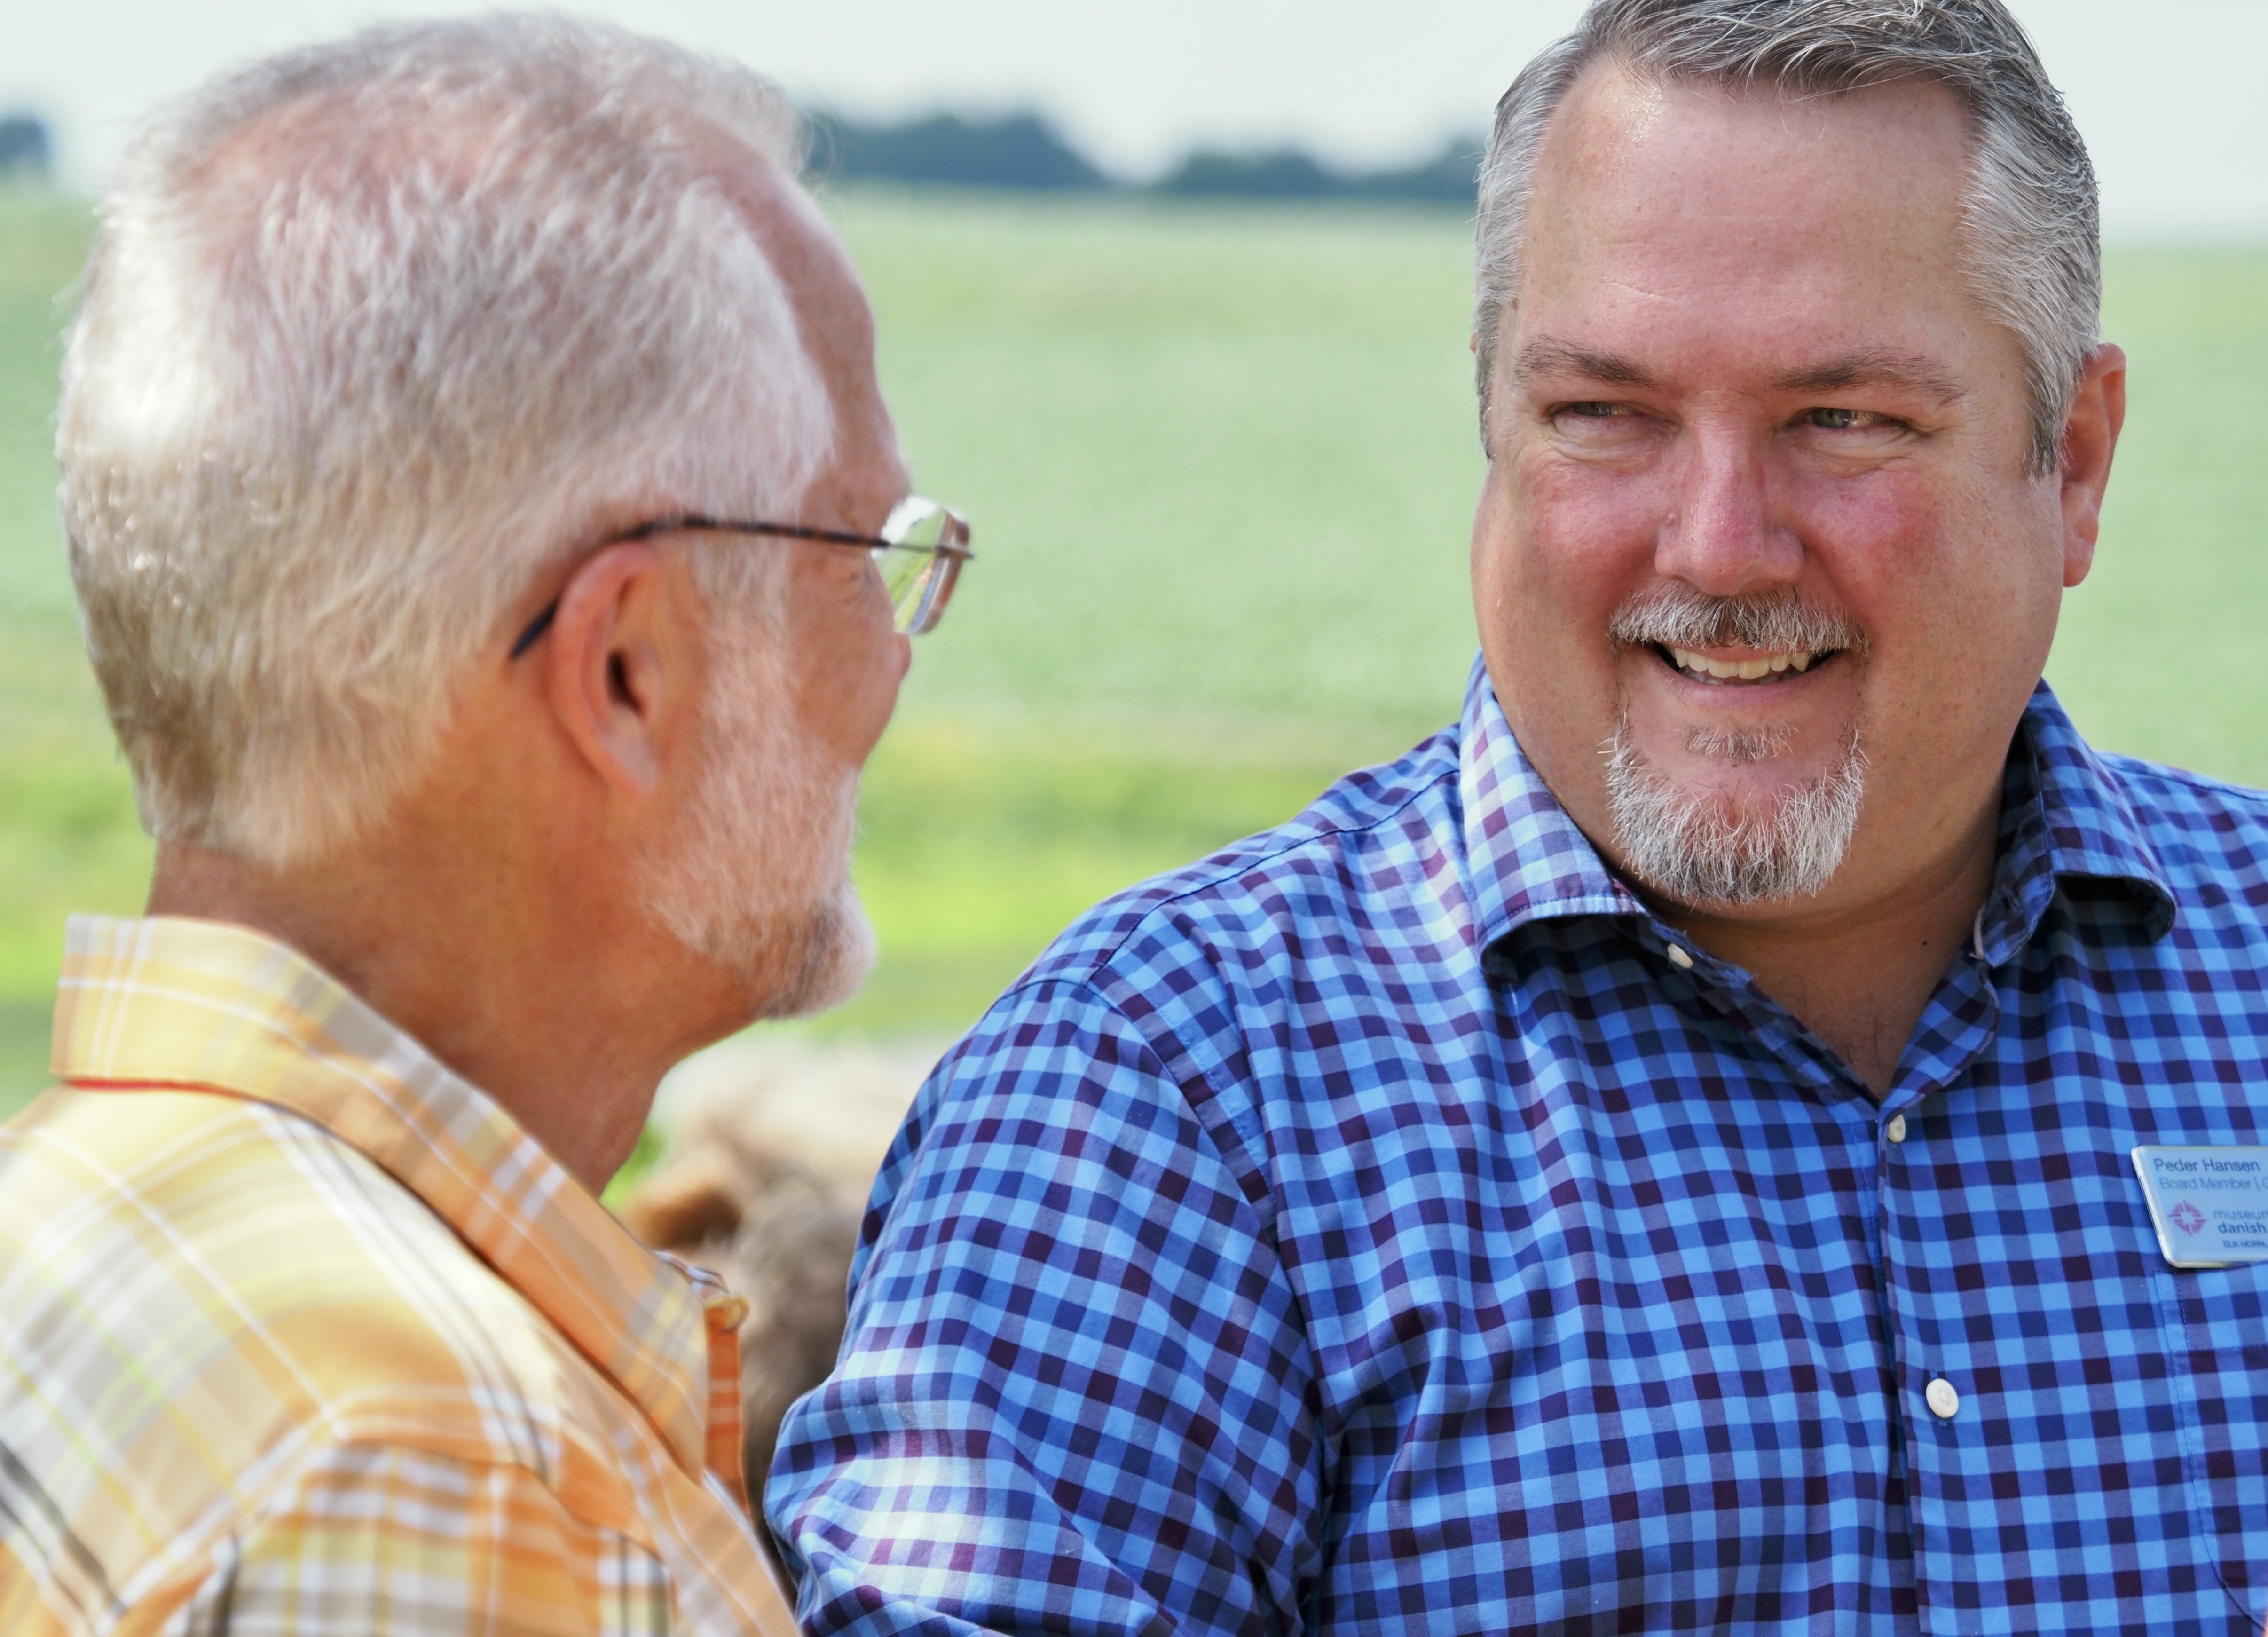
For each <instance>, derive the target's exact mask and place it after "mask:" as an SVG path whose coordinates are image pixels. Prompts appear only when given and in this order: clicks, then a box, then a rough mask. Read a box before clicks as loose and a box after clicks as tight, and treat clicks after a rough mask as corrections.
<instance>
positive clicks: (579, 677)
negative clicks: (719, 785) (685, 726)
mask: <svg viewBox="0 0 2268 1637" xmlns="http://www.w3.org/2000/svg"><path fill="white" fill-rule="evenodd" d="M671 591H672V587H671V586H670V584H669V575H668V569H667V563H666V559H665V558H664V557H662V556H661V554H660V553H659V552H658V551H656V550H655V549H653V547H652V546H650V545H648V544H646V543H644V542H629V543H627V544H623V545H616V546H609V547H608V548H607V549H605V550H603V551H600V552H598V553H596V554H594V555H593V556H592V557H590V558H588V559H587V560H586V561H585V562H584V563H583V564H582V565H581V566H580V567H578V568H577V569H576V571H575V572H574V574H573V576H572V577H571V578H570V579H569V580H568V581H567V584H566V586H565V587H564V589H563V590H562V591H561V593H560V594H559V612H558V614H557V616H556V617H555V618H554V619H553V621H552V625H551V632H550V641H549V644H548V645H547V646H548V647H549V671H548V674H547V677H546V680H547V682H548V684H549V695H550V702H551V709H552V712H553V713H554V714H555V715H556V717H557V718H558V720H559V725H560V726H561V727H562V728H563V730H564V731H565V733H566V734H567V737H568V738H569V739H570V740H571V741H573V743H574V745H575V747H576V748H577V749H578V750H580V751H581V752H582V753H583V757H584V760H585V761H586V762H588V763H590V764H591V768H592V771H593V772H595V773H597V774H598V776H599V777H600V778H601V779H603V780H605V781H606V783H607V784H608V785H610V786H612V787H613V789H614V790H615V792H616V793H619V794H621V795H623V796H628V797H630V798H632V799H634V800H635V799H639V798H643V797H645V796H649V795H651V794H652V793H653V791H654V788H655V786H656V785H659V782H660V779H661V765H662V750H663V741H664V740H665V739H666V736H667V735H668V734H669V733H670V732H671V730H672V729H673V728H674V726H676V725H677V721H678V719H680V718H681V716H682V714H683V712H684V710H685V708H686V706H687V704H689V701H690V700H691V698H692V697H693V693H694V688H693V675H692V672H693V663H694V654H693V651H692V647H691V645H690V644H689V642H688V641H687V640H686V638H687V633H686V632H685V631H684V630H682V629H681V619H678V618H673V616H675V615H678V614H679V612H680V609H679V607H678V599H676V598H674V597H673V596H672V595H671Z"/></svg>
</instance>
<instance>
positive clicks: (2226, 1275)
mask: <svg viewBox="0 0 2268 1637" xmlns="http://www.w3.org/2000/svg"><path fill="white" fill-rule="evenodd" d="M2162 1276H2163V1278H2164V1279H2166V1280H2167V1283H2168V1286H2169V1292H2168V1294H2166V1295H2165V1296H2164V1297H2163V1298H2162V1299H2161V1301H2160V1304H2159V1311H2160V1313H2161V1316H2162V1319H2161V1323H2162V1324H2163V1325H2164V1329H2165V1331H2166V1343H2167V1352H2168V1353H2169V1360H2168V1363H2169V1373H2170V1375H2171V1384H2172V1387H2173V1394H2174V1402H2175V1407H2176V1413H2177V1415H2178V1416H2179V1418H2180V1420H2181V1437H2182V1464H2183V1471H2184V1474H2185V1476H2186V1478H2187V1479H2188V1482H2189V1486H2190V1496H2191V1508H2192V1510H2193V1514H2194V1515H2195V1516H2196V1518H2197V1519H2198V1523H2199V1524H2200V1525H2201V1526H2202V1527H2203V1528H2204V1529H2205V1530H2208V1531H2209V1532H2210V1533H2211V1535H2212V1537H2213V1562H2214V1564H2215V1567H2217V1568H2218V1569H2219V1571H2220V1581H2221V1584H2222V1585H2223V1586H2224V1587H2225V1588H2227V1589H2228V1595H2229V1596H2230V1597H2231V1598H2232V1599H2234V1600H2235V1604H2236V1605H2237V1607H2238V1608H2239V1609H2240V1610H2242V1612H2243V1613H2244V1615H2245V1617H2246V1619H2249V1620H2250V1622H2251V1623H2252V1625H2253V1626H2255V1627H2257V1626H2260V1625H2261V1623H2262V1621H2263V1620H2264V1619H2268V1264H2264V1263H2257V1262H2256V1263H2250V1264H2248V1265H2243V1266H2241V1267H2226V1268H2191V1269H2172V1268H2169V1269H2167V1270H2165V1272H2164V1274H2163V1275H2162Z"/></svg>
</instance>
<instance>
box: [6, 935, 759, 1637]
mask: <svg viewBox="0 0 2268 1637" xmlns="http://www.w3.org/2000/svg"><path fill="white" fill-rule="evenodd" d="M55 1072H56V1073H57V1075H58V1076H59V1077H60V1078H61V1080H63V1085H62V1086H60V1087H59V1088H56V1089H55V1090H52V1091H50V1092H48V1094H47V1095H45V1096H44V1097H42V1098H41V1099H40V1101H39V1102H36V1103H34V1104H33V1106H32V1107H31V1108H30V1109H28V1110H26V1111H25V1112H24V1113H23V1114H22V1115H20V1116H19V1117H18V1118H17V1119H16V1120H14V1121H13V1122H11V1124H10V1125H7V1126H5V1127H4V1128H0V1546H4V1548H5V1550H4V1551H0V1631H5V1632H7V1633H10V1637H18V1634H20V1633H95V1632H105V1633H110V1632H121V1633H125V1632H143V1633H148V1632H157V1631H165V1632H169V1633H224V1632H225V1633H231V1637H247V1634H248V1633H263V1634H264V1633H294V1634H295V1637H314V1634H317V1633H340V1634H341V1637H344V1634H346V1633H357V1634H359V1637H385V1634H387V1633H419V1634H420V1637H424V1634H427V1633H453V1632H464V1633H472V1632H482V1633H490V1632H496V1633H503V1632H512V1633H520V1632H529V1633H533V1632H576V1633H659V1632H667V1631H676V1632H713V1633H726V1632H733V1633H746V1632H766V1633H788V1632H792V1630H793V1624H792V1618H791V1617H790V1615H789V1613H788V1611H787V1609H786V1607H785V1605H784V1603H783V1601H782V1600H781V1598H780V1596H779V1593H778V1592H777V1589H775V1587H774V1585H773V1583H772V1582H771V1579H770V1574H769V1571H768V1569H767V1568H766V1567H765V1566H764V1564H763V1561H762V1557H761V1556H760V1554H759V1553H758V1552H757V1550H756V1547H755V1541H754V1539H753V1537H752V1536H751V1534H750V1532H749V1527H748V1523H747V1519H746V1517H745V1516H744V1515H742V1514H741V1513H740V1511H739V1510H738V1509H737V1508H736V1506H735V1501H734V1497H735V1494H736V1493H737V1490H738V1486H739V1477H738V1471H737V1468H738V1452H739V1444H740V1430H739V1421H738V1406H739V1398H738V1393H737V1376H738V1367H737V1360H736V1359H735V1358H734V1357H733V1349H732V1348H731V1347H730V1346H729V1345H727V1346H721V1347H720V1346H718V1345H717V1344H718V1341H719V1338H720V1333H721V1337H722V1338H725V1340H726V1342H727V1343H729V1341H730V1339H731V1338H733V1328H732V1324H733V1319H734V1317H735V1309H738V1308H739V1306H740V1303H739V1301H738V1300H737V1298H733V1297H731V1296H729V1295H727V1294H725V1291H724V1289H723V1287H721V1286H719V1285H718V1284H717V1282H716V1281H715V1280H714V1279H713V1278H711V1277H710V1276H708V1275H706V1274H701V1275H697V1276H693V1277H691V1278H689V1273H688V1270H685V1269H682V1268H678V1267H673V1266H671V1265H666V1264H665V1263H664V1262H663V1261H661V1260H659V1259H657V1258H656V1257H653V1256H652V1255H650V1254H649V1253H648V1252H647V1251H645V1250H644V1249H642V1248H641V1247H640V1246H639V1245H638V1244H637V1242H635V1241H634V1240H632V1239H631V1238H630V1235H628V1234H627V1233H626V1232H624V1231H623V1230H622V1228H621V1227H620V1226H618V1225H617V1224H616V1223H615V1220H613V1218H611V1217H610V1216H608V1214H607V1213H606V1212H605V1210H604V1209H603V1208H602V1207H601V1206H600V1205H599V1203H598V1202H597V1201H596V1200H595V1199H593V1198H592V1197H591V1196H590V1194H589V1193H587V1192H586V1191H585V1190H584V1189H582V1188H581V1187H580V1186H579V1185H578V1184H576V1183H575V1182H574V1180H573V1179H572V1178H571V1177H570V1176H568V1175H567V1174H566V1172H564V1171H563V1170H562V1169H560V1167H559V1166H558V1165H557V1164H556V1162H555V1161H553V1160H552V1159H551V1158H550V1157H549V1155H548V1154H545V1153H544V1152H543V1150H542V1149H541V1147H539V1146H538V1145H537V1144H536V1143H535V1142H534V1139H531V1138H530V1137H528V1136H527V1133H525V1132H522V1131H521V1130H520V1129H519V1127H518V1126H517V1125H515V1124H514V1123H513V1122H512V1120H511V1118H510V1117H507V1116H506V1115H505V1114H504V1112H503V1110H500V1109H498V1108H497V1105H496V1104H495V1103H493V1102H490V1100H489V1099H488V1098H487V1097H485V1096H483V1095H482V1094H481V1093H479V1092H478V1091H476V1090H475V1089H474V1088H471V1087H470V1086H468V1085H467V1084H465V1083H464V1082H463V1081H462V1080H459V1079H457V1078H456V1077H455V1076H454V1075H453V1074H451V1073H449V1072H448V1071H447V1070H446V1068H444V1067H442V1066H441V1065H440V1064H439V1063H438V1062H437V1061H436V1060H435V1059H434V1058H432V1057H431V1056H430V1055H429V1054H427V1053H426V1052H425V1051H423V1049H422V1048H420V1047H419V1046H418V1045H417V1043H416V1042H415V1041H413V1040H412V1039H410V1038H409V1036H407V1035H404V1034H403V1033H402V1032H401V1030H399V1029H395V1028H394V1027H393V1026H392V1025H390V1024H388V1023H387V1021H385V1020H384V1019H383V1018H381V1017H379V1015H378V1014H375V1013H374V1012H372V1010H371V1009H370V1008H369V1007H366V1006H365V1005H363V1003H362V1002H361V1001H359V1000H357V999H356V998H355V997H354V996H353V995H352V994H350V992H347V991H346V990H345V989H344V988H342V987H341V986H340V985H339V984H336V983H335V982H334V981H333V980H332V979H330V978H328V977H326V976H324V975H323V974H322V973H321V972H320V971H318V970H316V969H315V968H314V967H313V966H312V965H311V964H309V963H308V962H306V960H304V959H303V958H301V957H300V956H299V955H296V954H294V953H293V952H292V951H291V950H290V949H288V948H284V946H282V945H280V944H277V943H275V942H273V941H271V940H268V939H265V938H262V937H260V936H258V935H256V934H254V933H250V932H247V931H245V930H243V929H241V928H238V927H231V926H224V925H216V924H212V923H208V922H197V921H186V920H166V919H153V920H146V921H127V922H113V921H99V920H87V919H82V920H77V921H74V922H73V923H72V925H71V929H70V947H69V951H68V954H67V957H66V962H65V966H64V971H63V985H62V992H61V998H60V1000H59V1002H58V1005H57V1008H56V1013H55ZM719 1450H723V1451H726V1452H729V1453H728V1454H727V1455H726V1456H725V1457H723V1458H724V1459H725V1464H724V1465H722V1466H718V1465H717V1464H715V1462H716V1461H717V1460H718V1458H719V1457H718V1451H719Z"/></svg>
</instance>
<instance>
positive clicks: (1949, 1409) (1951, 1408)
mask: <svg viewBox="0 0 2268 1637" xmlns="http://www.w3.org/2000/svg"><path fill="white" fill-rule="evenodd" d="M1921 1396H1922V1397H1925V1398H1926V1399H1928V1400H1929V1407H1930V1409H1931V1411H1932V1412H1933V1413H1934V1414H1935V1415H1936V1417H1937V1419H1939V1420H1940V1421H1949V1420H1951V1419H1953V1418H1954V1417H1955V1416H1956V1415H1958V1414H1959V1413H1960V1412H1961V1395H1960V1394H1959V1393H1957V1392H1955V1391H1954V1390H1953V1383H1951V1382H1949V1381H1948V1380H1946V1379H1945V1377H1944V1376H1942V1375H1940V1376H1939V1377H1938V1378H1937V1379H1936V1380H1935V1381H1933V1382H1932V1383H1930V1384H1929V1385H1928V1386H1927V1387H1926V1388H1924V1389H1923V1390H1922V1395H1921Z"/></svg>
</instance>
